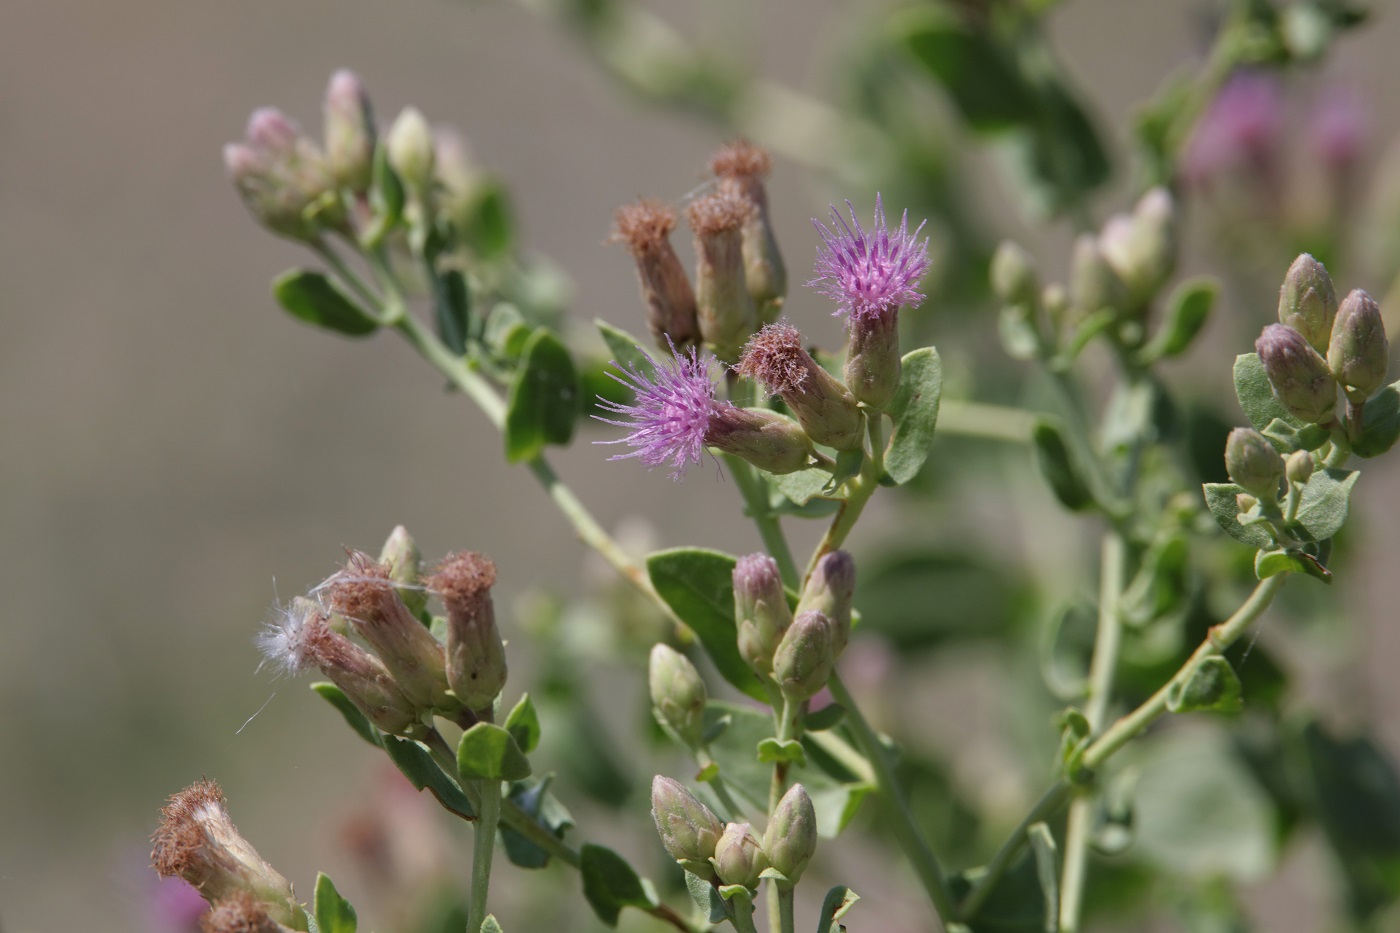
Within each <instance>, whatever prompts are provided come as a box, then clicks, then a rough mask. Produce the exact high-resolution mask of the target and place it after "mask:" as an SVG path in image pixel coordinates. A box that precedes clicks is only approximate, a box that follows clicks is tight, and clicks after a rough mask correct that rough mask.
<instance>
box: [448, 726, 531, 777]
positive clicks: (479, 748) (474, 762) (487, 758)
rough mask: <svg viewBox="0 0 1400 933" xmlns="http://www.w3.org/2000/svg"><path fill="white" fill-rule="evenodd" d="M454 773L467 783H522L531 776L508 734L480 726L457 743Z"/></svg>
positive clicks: (471, 729)
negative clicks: (455, 769) (455, 771)
mask: <svg viewBox="0 0 1400 933" xmlns="http://www.w3.org/2000/svg"><path fill="white" fill-rule="evenodd" d="M457 770H458V771H459V772H460V773H461V775H462V777H463V778H464V779H465V780H469V781H470V780H476V781H522V780H524V779H525V778H527V777H529V776H530V761H529V759H527V758H526V757H525V753H524V752H522V751H521V750H520V746H519V745H517V744H515V739H514V738H513V737H512V736H511V734H510V733H509V732H507V731H506V730H505V729H502V728H501V727H500V726H497V725H494V724H492V723H489V722H479V723H477V724H476V725H474V726H472V727H471V728H470V729H468V730H467V731H466V732H463V733H462V739H461V741H459V742H458V743H457Z"/></svg>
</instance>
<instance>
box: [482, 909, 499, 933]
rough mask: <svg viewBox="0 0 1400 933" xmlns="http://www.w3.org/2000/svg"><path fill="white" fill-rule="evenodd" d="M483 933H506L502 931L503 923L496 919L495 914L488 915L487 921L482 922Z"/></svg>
mask: <svg viewBox="0 0 1400 933" xmlns="http://www.w3.org/2000/svg"><path fill="white" fill-rule="evenodd" d="M481 933H505V931H503V930H502V929H501V923H500V921H499V920H497V919H496V915H495V914H487V915H486V919H485V920H483V921H481Z"/></svg>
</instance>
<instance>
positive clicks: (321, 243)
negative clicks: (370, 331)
mask: <svg viewBox="0 0 1400 933" xmlns="http://www.w3.org/2000/svg"><path fill="white" fill-rule="evenodd" d="M311 249H312V251H313V252H315V253H316V255H317V256H320V257H321V261H322V262H324V263H325V264H326V265H328V266H330V267H331V269H333V270H334V271H335V274H336V275H338V276H340V279H341V281H342V282H344V283H345V284H346V285H347V286H349V288H350V290H351V291H353V292H355V294H357V295H359V296H360V298H362V299H363V300H364V301H365V303H366V304H368V305H369V306H370V313H372V314H373V315H374V316H375V317H376V318H380V319H381V323H382V322H383V321H382V318H383V314H384V302H383V300H382V299H381V298H380V297H379V296H378V295H376V294H375V293H374V292H373V291H371V290H370V288H369V286H368V285H366V284H365V283H364V280H363V279H361V278H360V277H359V275H357V274H356V273H355V270H354V269H351V268H350V266H349V265H347V264H346V262H345V260H344V259H341V258H340V254H339V253H337V252H336V251H335V248H334V247H332V246H331V245H330V244H329V243H327V242H326V241H325V240H324V239H317V240H316V241H315V242H314V243H312V244H311Z"/></svg>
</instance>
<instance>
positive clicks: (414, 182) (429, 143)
mask: <svg viewBox="0 0 1400 933" xmlns="http://www.w3.org/2000/svg"><path fill="white" fill-rule="evenodd" d="M384 145H385V146H387V147H388V150H389V165H391V166H392V167H393V169H394V171H395V172H397V173H398V175H399V178H401V179H402V180H403V183H404V184H405V185H406V186H407V187H408V189H409V190H410V191H412V192H413V193H414V194H415V195H417V196H418V197H420V198H425V197H427V196H428V195H429V194H430V193H431V191H432V187H433V166H434V162H435V159H436V156H435V153H434V147H433V131H432V128H431V127H429V126H428V120H427V118H426V117H424V116H423V114H422V112H421V111H420V110H418V109H417V108H416V107H405V108H404V109H403V110H402V111H400V112H399V115H398V116H397V117H395V118H394V124H393V126H391V127H389V135H388V137H387V138H386V139H385V141H384Z"/></svg>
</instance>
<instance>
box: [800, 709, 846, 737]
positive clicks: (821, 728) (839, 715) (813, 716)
mask: <svg viewBox="0 0 1400 933" xmlns="http://www.w3.org/2000/svg"><path fill="white" fill-rule="evenodd" d="M845 718H846V707H844V706H842V705H841V704H840V703H828V704H827V705H826V706H823V707H822V708H821V709H819V710H816V711H814V712H811V713H808V714H807V715H805V716H803V717H802V728H803V729H804V730H806V731H807V732H825V731H826V730H827V729H834V728H836V727H837V726H838V725H840V724H841V720H843V719H845Z"/></svg>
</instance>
